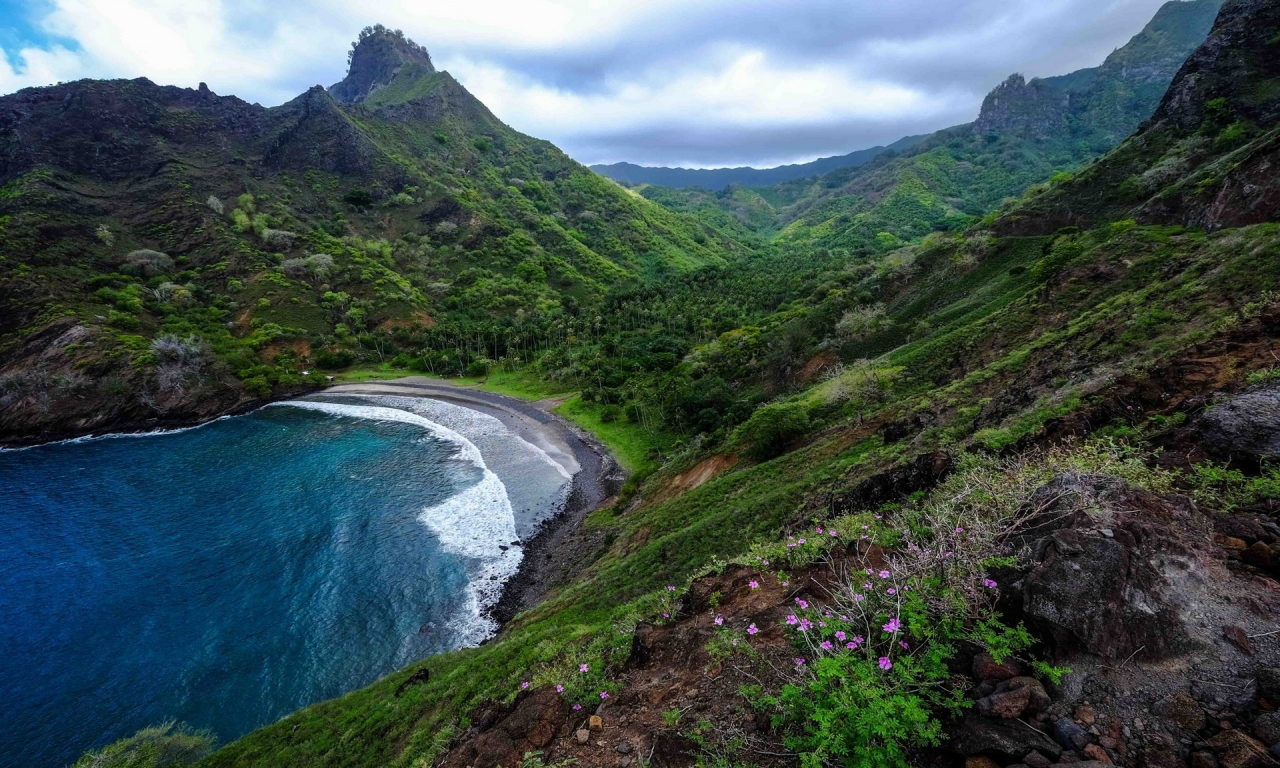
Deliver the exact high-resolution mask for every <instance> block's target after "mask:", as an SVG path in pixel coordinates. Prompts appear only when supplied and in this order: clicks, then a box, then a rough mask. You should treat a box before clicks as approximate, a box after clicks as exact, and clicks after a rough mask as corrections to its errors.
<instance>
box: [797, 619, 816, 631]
mask: <svg viewBox="0 0 1280 768" xmlns="http://www.w3.org/2000/svg"><path fill="white" fill-rule="evenodd" d="M812 626H813V622H811V621H809V620H808V619H801V620H800V631H801V632H808V631H809V628H810V627H812Z"/></svg>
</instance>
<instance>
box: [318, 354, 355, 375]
mask: <svg viewBox="0 0 1280 768" xmlns="http://www.w3.org/2000/svg"><path fill="white" fill-rule="evenodd" d="M355 361H356V356H355V355H353V354H351V353H350V352H348V351H347V350H345V349H340V350H338V351H336V352H329V351H325V352H317V353H316V365H318V366H319V367H321V368H325V369H327V370H330V371H336V370H339V369H342V368H348V367H350V366H351V364H352V363H354V362H355Z"/></svg>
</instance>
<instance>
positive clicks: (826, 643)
mask: <svg viewBox="0 0 1280 768" xmlns="http://www.w3.org/2000/svg"><path fill="white" fill-rule="evenodd" d="M831 647H832V646H831V641H830V640H823V641H822V650H824V651H829V650H831Z"/></svg>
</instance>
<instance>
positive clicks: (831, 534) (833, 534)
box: [827, 531, 840, 539]
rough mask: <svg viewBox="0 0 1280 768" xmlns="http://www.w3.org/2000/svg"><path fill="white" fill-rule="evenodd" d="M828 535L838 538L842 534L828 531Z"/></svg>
mask: <svg viewBox="0 0 1280 768" xmlns="http://www.w3.org/2000/svg"><path fill="white" fill-rule="evenodd" d="M827 535H828V536H830V537H831V538H833V539H834V538H838V537H839V536H840V534H838V533H836V532H835V531H827Z"/></svg>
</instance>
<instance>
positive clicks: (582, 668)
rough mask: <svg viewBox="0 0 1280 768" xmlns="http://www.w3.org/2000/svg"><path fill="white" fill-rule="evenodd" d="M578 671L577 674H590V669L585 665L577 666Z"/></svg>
mask: <svg viewBox="0 0 1280 768" xmlns="http://www.w3.org/2000/svg"><path fill="white" fill-rule="evenodd" d="M578 671H579V672H590V671H591V667H588V666H587V665H586V664H579V665H578Z"/></svg>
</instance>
